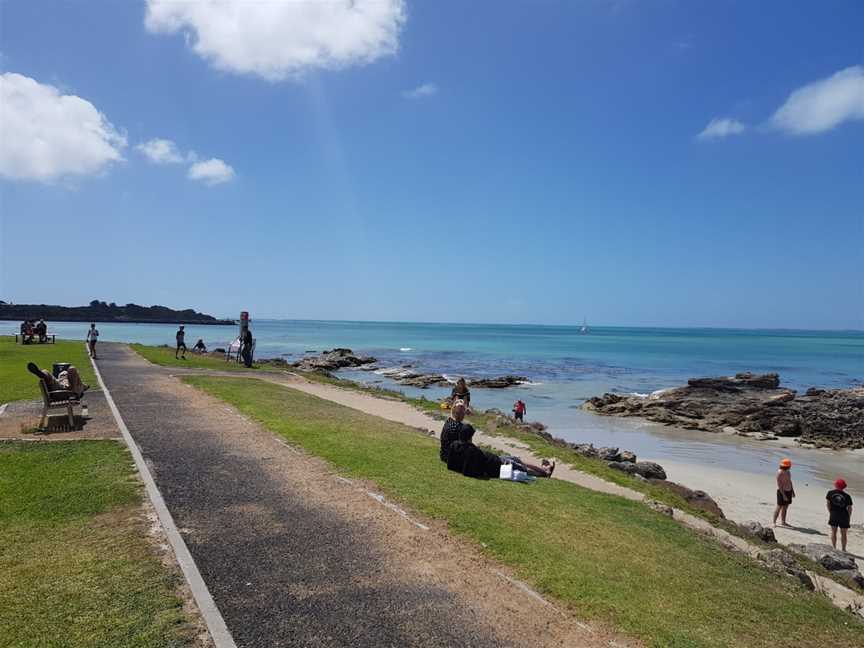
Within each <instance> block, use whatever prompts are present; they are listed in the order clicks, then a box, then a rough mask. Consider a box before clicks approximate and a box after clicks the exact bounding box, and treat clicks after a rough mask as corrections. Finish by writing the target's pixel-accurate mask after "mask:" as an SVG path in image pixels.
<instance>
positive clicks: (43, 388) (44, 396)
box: [39, 378, 51, 405]
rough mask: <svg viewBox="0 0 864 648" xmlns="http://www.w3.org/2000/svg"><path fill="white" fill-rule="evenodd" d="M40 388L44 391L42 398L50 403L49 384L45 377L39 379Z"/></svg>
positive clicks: (47, 403) (46, 402)
mask: <svg viewBox="0 0 864 648" xmlns="http://www.w3.org/2000/svg"><path fill="white" fill-rule="evenodd" d="M39 390H40V391H41V392H42V399H43V400H44V401H45V404H46V405H50V404H51V396H49V395H48V386H47V385H46V384H45V379H44V378H42V379H40V380H39Z"/></svg>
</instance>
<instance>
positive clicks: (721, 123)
mask: <svg viewBox="0 0 864 648" xmlns="http://www.w3.org/2000/svg"><path fill="white" fill-rule="evenodd" d="M745 130H747V126H746V125H744V124H743V123H742V122H740V121H738V120H737V119H732V118H731V117H715V118H714V119H712V120H711V121H710V122H708V125H707V126H706V127H705V128H703V129H702V132H701V133H699V134H698V135H697V136H696V139H700V140H712V139H721V138H723V137H730V136H732V135H740V134H741V133H743V132H744V131H745Z"/></svg>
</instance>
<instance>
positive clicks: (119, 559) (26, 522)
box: [0, 343, 193, 648]
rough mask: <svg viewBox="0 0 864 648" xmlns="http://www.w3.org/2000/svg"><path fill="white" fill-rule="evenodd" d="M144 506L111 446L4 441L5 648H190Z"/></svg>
mask: <svg viewBox="0 0 864 648" xmlns="http://www.w3.org/2000/svg"><path fill="white" fill-rule="evenodd" d="M79 346H83V345H80V343H79ZM140 504H141V486H140V485H139V484H138V483H137V482H136V481H135V480H134V478H133V464H132V460H131V457H130V456H129V454H128V452H127V451H126V450H125V448H123V447H122V446H121V445H120V444H118V443H116V442H114V441H77V442H73V443H4V444H0V637H2V641H0V644H2V645H3V646H9V647H10V648H12V647H21V648H24V647H25V646H26V647H30V646H64V647H79V646H80V647H84V646H113V647H116V648H121V647H122V648H147V647H153V648H157V647H158V648H165V647H172V646H187V645H192V643H193V631H192V628H191V627H190V626H189V625H188V624H187V623H186V620H185V616H184V614H183V611H182V604H181V601H180V600H179V599H178V597H177V596H176V594H175V586H176V581H175V577H174V576H172V575H171V574H170V573H169V572H168V571H166V570H165V568H164V567H163V566H162V564H161V563H160V561H159V559H158V557H157V556H156V555H155V553H154V551H153V550H152V548H151V547H150V546H149V545H148V542H147V540H146V535H147V522H146V520H144V519H142V518H141V517H140Z"/></svg>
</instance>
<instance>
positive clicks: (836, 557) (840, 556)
mask: <svg viewBox="0 0 864 648" xmlns="http://www.w3.org/2000/svg"><path fill="white" fill-rule="evenodd" d="M789 548H790V549H791V550H792V551H795V552H797V553H800V554H802V555H804V556H806V557H807V558H809V559H810V560H812V561H813V562H816V563H819V564H820V565H822V566H823V567H824V568H825V569H827V570H828V571H849V570H855V571H857V570H858V566H857V565H856V564H855V559H854V558H853V557H852V556H850V555H849V554H847V553H844V552H842V551H838V550H837V549H835V548H834V547H832V546H831V545H829V544H822V543H818V542H811V543H810V544H806V545H802V544H790V545H789Z"/></svg>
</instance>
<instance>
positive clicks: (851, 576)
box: [833, 569, 864, 590]
mask: <svg viewBox="0 0 864 648" xmlns="http://www.w3.org/2000/svg"><path fill="white" fill-rule="evenodd" d="M833 573H834V575H835V576H840V577H841V578H845V579H846V580H847V581H849V582H851V583H853V584H854V585H855V587H857V588H858V589H862V590H864V575H862V574H861V572H860V571H859V570H857V569H837V570H835V571H834V572H833Z"/></svg>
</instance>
